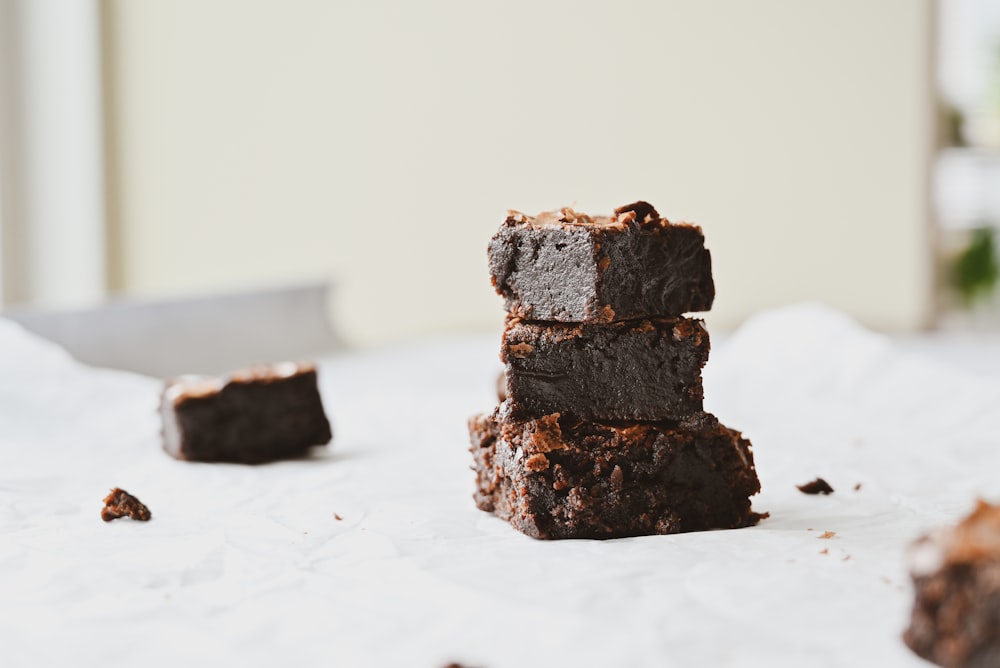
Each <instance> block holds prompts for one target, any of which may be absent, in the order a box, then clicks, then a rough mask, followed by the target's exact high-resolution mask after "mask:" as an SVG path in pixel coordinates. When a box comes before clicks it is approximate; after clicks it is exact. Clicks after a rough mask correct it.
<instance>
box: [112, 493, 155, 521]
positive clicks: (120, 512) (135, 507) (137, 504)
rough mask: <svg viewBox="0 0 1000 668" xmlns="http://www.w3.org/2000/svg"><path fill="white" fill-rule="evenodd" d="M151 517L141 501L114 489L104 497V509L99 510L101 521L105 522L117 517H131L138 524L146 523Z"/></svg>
mask: <svg viewBox="0 0 1000 668" xmlns="http://www.w3.org/2000/svg"><path fill="white" fill-rule="evenodd" d="M152 516H153V514H152V513H150V512H149V508H147V507H146V506H145V505H143V503H142V501H140V500H139V499H137V498H135V497H134V496H132V495H131V494H129V493H128V492H126V491H125V490H124V489H122V488H120V487H115V488H114V489H113V490H111V493H110V494H108V495H107V496H106V497H104V508H102V509H101V519H102V520H104V521H105V522H110V521H111V520H116V519H118V518H119V517H131V518H132V519H134V520H137V521H139V522H148V521H149V520H150V518H151V517H152Z"/></svg>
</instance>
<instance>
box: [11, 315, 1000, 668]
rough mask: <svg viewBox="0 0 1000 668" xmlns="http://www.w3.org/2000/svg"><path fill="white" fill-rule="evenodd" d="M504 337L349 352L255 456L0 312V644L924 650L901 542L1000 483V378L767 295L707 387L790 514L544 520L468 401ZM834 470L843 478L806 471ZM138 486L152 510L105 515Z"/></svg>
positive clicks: (286, 659)
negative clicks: (512, 510) (305, 435)
mask: <svg viewBox="0 0 1000 668" xmlns="http://www.w3.org/2000/svg"><path fill="white" fill-rule="evenodd" d="M498 347H499V342H498V340H497V338H496V337H490V338H482V337H480V338H451V339H438V340H433V341H425V342H423V343H418V344H413V345H410V346H407V347H399V348H394V349H391V350H383V351H380V352H375V353H365V354H345V355H342V356H338V357H334V358H330V359H328V360H325V361H323V363H322V364H321V371H320V373H321V385H322V390H323V395H324V401H325V403H326V405H327V410H328V413H329V414H330V416H331V419H332V422H333V425H334V431H335V441H334V444H333V447H332V448H330V449H329V450H328V451H326V452H320V453H318V454H317V456H315V457H314V458H312V459H309V460H303V461H293V462H281V463H276V464H270V465H266V466H257V467H245V466H236V465H207V464H192V463H183V462H177V461H174V460H172V459H171V458H169V457H168V456H167V455H166V454H164V453H163V452H162V451H161V450H160V446H159V439H158V431H159V423H158V417H157V414H156V403H157V396H158V392H159V382H158V381H156V380H152V379H148V378H144V377H139V376H134V375H130V374H125V373H119V372H112V371H106V370H96V369H91V368H87V367H84V366H82V365H79V364H77V363H76V362H74V361H73V360H71V359H70V358H69V357H68V356H67V355H65V354H64V353H63V352H62V351H60V350H59V349H57V348H55V347H54V346H51V345H50V344H47V343H46V342H44V341H41V340H39V339H36V338H33V337H31V336H29V335H27V334H26V333H24V332H23V331H22V330H20V329H19V328H18V327H16V326H15V325H13V324H11V323H9V322H3V321H0V665H3V666H39V665H58V666H71V665H72V666H85V665H107V664H109V663H111V662H121V664H122V665H136V666H171V667H175V666H178V665H210V664H219V665H244V666H274V665H330V666H393V667H402V666H406V667H419V666H428V667H436V666H443V665H445V664H446V663H448V662H450V661H461V662H464V663H466V664H468V665H470V666H482V667H483V668H507V667H509V668H515V667H525V666H575V667H588V666H595V667H597V666H600V667H608V666H629V667H635V666H769V667H773V666H801V665H808V666H816V667H822V666H920V665H924V664H923V663H922V662H921V661H920V660H918V659H917V658H915V657H914V656H912V655H911V654H910V653H909V651H908V650H907V649H906V647H905V646H904V645H903V644H902V642H901V640H900V633H901V631H902V630H903V628H904V627H905V624H906V621H907V618H908V614H909V606H910V603H911V596H912V594H911V591H910V588H909V583H908V579H907V576H906V571H905V565H904V561H903V553H904V550H905V547H906V545H907V543H908V542H909V541H910V540H911V539H912V538H913V537H915V536H916V535H917V534H919V533H920V532H921V531H922V530H923V529H925V528H927V527H929V526H932V525H936V524H939V523H943V522H949V521H953V520H954V519H955V518H957V517H959V516H960V515H961V514H963V513H965V512H966V511H968V510H969V509H970V508H971V506H972V503H973V500H974V499H975V497H976V496H977V495H983V496H986V497H987V498H991V499H993V500H994V501H995V500H1000V483H998V474H1000V381H996V380H988V379H984V378H978V377H975V376H972V375H968V374H966V373H963V372H960V371H957V370H954V369H952V368H949V367H946V366H939V365H937V364H935V363H934V362H932V361H928V360H924V359H919V358H914V357H910V356H907V355H906V354H903V353H901V352H899V351H898V350H896V349H894V347H893V345H892V344H891V342H890V341H889V340H888V339H885V338H883V337H880V336H877V335H874V334H871V333H869V332H867V331H864V330H862V329H861V328H859V327H858V326H856V325H855V324H853V323H852V322H851V321H850V320H849V319H847V318H846V317H844V316H842V315H840V314H838V313H836V312H833V311H830V310H828V309H824V308H821V307H815V306H800V307H793V308H786V309H783V310H779V311H774V312H770V313H766V314H762V315H760V316H758V317H757V318H755V319H754V320H752V321H751V322H749V323H748V324H747V325H746V326H745V327H744V328H743V329H742V330H740V331H739V332H737V333H736V334H735V335H733V336H732V337H731V338H730V339H728V340H727V341H726V342H725V343H724V344H721V345H717V346H716V347H715V350H714V351H713V354H712V359H711V361H710V362H709V366H708V367H707V368H706V372H705V385H706V390H705V391H706V396H707V401H706V403H707V408H709V409H710V410H712V411H713V412H715V413H716V414H717V415H718V416H719V417H720V418H721V419H722V420H723V422H725V423H726V424H729V425H731V426H733V427H736V428H740V429H742V430H743V431H744V432H745V434H746V435H747V436H748V437H749V438H750V439H751V440H752V441H753V443H754V450H755V455H756V459H757V468H758V472H759V474H760V478H761V482H762V485H763V488H764V491H763V492H762V493H761V494H760V495H759V496H758V497H756V500H755V502H754V506H755V508H756V509H757V510H766V511H770V513H771V518H770V519H768V520H766V521H764V522H762V523H761V524H760V526H758V527H755V528H752V529H743V530H738V531H716V532H708V533H700V534H686V535H679V536H651V537H644V538H631V539H623V540H614V541H605V542H599V541H561V542H540V541H535V540H532V539H530V538H527V537H525V536H522V535H520V534H518V533H516V532H515V531H513V530H512V529H511V528H510V527H509V526H508V525H507V524H505V523H503V522H500V521H499V520H497V519H495V518H494V517H492V516H491V515H488V514H485V513H482V512H480V511H479V510H477V509H476V508H475V506H474V505H473V503H472V500H471V492H472V481H473V477H472V473H471V472H470V470H469V464H470V457H469V455H468V453H467V451H466V450H467V447H468V446H467V435H466V431H465V421H466V418H467V417H468V416H469V415H471V414H472V413H475V412H479V411H483V410H487V409H489V408H490V407H491V406H492V404H493V403H494V402H495V396H494V394H493V390H494V382H495V378H496V373H497V371H498V369H499V364H498V362H497V350H498ZM817 475H819V476H822V477H824V478H825V479H826V480H827V481H829V482H830V483H831V484H832V485H833V487H834V488H835V489H836V492H835V493H834V494H833V495H831V496H806V495H803V494H801V493H800V492H798V491H797V490H796V488H795V485H796V484H801V483H804V482H807V481H809V480H811V479H812V478H813V477H815V476H817ZM858 484H860V489H857V490H855V489H854V488H855V486H856V485H858ZM114 486H121V487H123V488H125V489H127V490H129V491H130V492H132V493H134V494H135V495H136V496H138V497H139V498H140V499H142V501H143V502H145V503H146V504H147V505H148V506H149V507H150V509H151V510H152V512H153V520H152V521H151V522H149V523H138V522H132V521H129V520H118V521H116V522H112V523H110V524H105V523H104V522H102V521H101V520H100V517H99V514H100V508H101V499H102V498H103V496H104V495H105V494H106V493H107V490H108V489H109V488H111V487H114ZM338 516H339V517H340V518H341V519H339V520H338V519H337V517H338ZM824 532H835V535H833V537H831V538H821V537H820V536H822V535H823V533H824Z"/></svg>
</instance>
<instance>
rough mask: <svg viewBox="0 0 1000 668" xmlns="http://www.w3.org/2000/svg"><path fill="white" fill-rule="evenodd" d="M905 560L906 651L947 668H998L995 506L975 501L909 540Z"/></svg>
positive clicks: (999, 545) (999, 517)
mask: <svg viewBox="0 0 1000 668" xmlns="http://www.w3.org/2000/svg"><path fill="white" fill-rule="evenodd" d="M909 559H910V570H911V575H912V577H913V585H914V588H915V589H916V601H915V603H914V605H913V615H912V618H911V621H910V627H909V629H907V631H906V632H905V633H904V634H903V639H904V640H905V641H906V644H907V645H909V646H910V649H912V650H913V651H914V652H916V653H917V654H918V655H920V656H921V657H923V658H924V659H927V660H928V661H932V662H934V663H936V664H938V665H941V666H946V667H947V668H995V667H996V666H1000V506H991V505H989V504H987V503H984V502H982V501H980V502H979V504H978V506H977V508H976V509H975V511H973V513H972V514H971V515H969V516H968V517H966V518H965V519H964V520H962V521H961V522H960V523H959V524H958V525H957V526H954V527H945V528H942V529H938V530H937V531H935V532H933V533H931V534H929V535H927V536H924V537H923V538H921V539H919V540H918V541H917V542H916V543H914V544H913V546H912V547H911V548H910V553H909Z"/></svg>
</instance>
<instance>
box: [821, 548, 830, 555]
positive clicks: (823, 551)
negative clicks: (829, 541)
mask: <svg viewBox="0 0 1000 668" xmlns="http://www.w3.org/2000/svg"><path fill="white" fill-rule="evenodd" d="M819 553H820V554H830V550H828V549H826V548H825V547H824V548H823V549H822V550H820V551H819Z"/></svg>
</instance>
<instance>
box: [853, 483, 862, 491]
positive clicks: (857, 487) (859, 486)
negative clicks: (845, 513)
mask: <svg viewBox="0 0 1000 668" xmlns="http://www.w3.org/2000/svg"><path fill="white" fill-rule="evenodd" d="M854 491H855V492H860V491H861V483H860V482H859V483H858V484H857V485H855V486H854Z"/></svg>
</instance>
